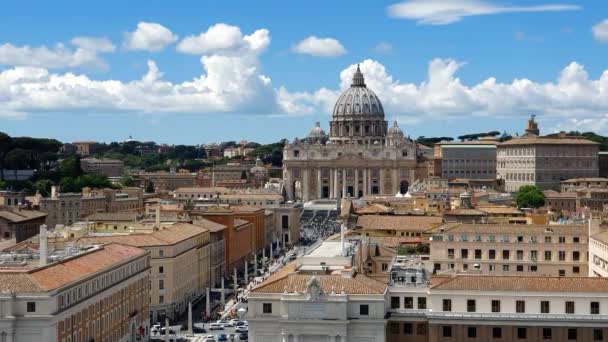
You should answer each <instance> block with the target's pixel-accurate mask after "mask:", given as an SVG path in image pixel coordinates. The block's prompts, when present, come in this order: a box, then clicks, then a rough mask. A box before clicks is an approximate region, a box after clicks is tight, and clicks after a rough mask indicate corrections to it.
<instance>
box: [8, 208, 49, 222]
mask: <svg viewBox="0 0 608 342" xmlns="http://www.w3.org/2000/svg"><path fill="white" fill-rule="evenodd" d="M46 215H47V214H46V213H44V212H42V211H37V210H27V209H17V208H8V207H6V208H2V209H1V210H0V217H1V218H4V219H6V220H7V221H10V222H23V221H29V220H33V219H37V218H41V217H45V216H46Z"/></svg>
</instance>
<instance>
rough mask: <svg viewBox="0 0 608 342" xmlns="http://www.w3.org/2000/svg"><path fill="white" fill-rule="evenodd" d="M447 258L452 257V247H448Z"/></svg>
mask: <svg viewBox="0 0 608 342" xmlns="http://www.w3.org/2000/svg"><path fill="white" fill-rule="evenodd" d="M448 258H450V259H453V258H454V249H453V248H449V249H448Z"/></svg>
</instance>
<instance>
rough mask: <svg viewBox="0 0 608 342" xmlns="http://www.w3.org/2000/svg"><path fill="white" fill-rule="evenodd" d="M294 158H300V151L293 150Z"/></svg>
mask: <svg viewBox="0 0 608 342" xmlns="http://www.w3.org/2000/svg"><path fill="white" fill-rule="evenodd" d="M293 156H294V157H296V158H297V157H299V156H300V151H299V150H293Z"/></svg>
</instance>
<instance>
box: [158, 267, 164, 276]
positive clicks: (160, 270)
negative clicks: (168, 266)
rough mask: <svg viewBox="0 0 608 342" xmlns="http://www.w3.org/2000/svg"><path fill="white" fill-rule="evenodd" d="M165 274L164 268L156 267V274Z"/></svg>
mask: <svg viewBox="0 0 608 342" xmlns="http://www.w3.org/2000/svg"><path fill="white" fill-rule="evenodd" d="M164 272H165V268H164V267H163V266H158V273H160V274H162V273H164Z"/></svg>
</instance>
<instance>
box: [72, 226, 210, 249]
mask: <svg viewBox="0 0 608 342" xmlns="http://www.w3.org/2000/svg"><path fill="white" fill-rule="evenodd" d="M207 231H208V230H207V229H206V228H203V227H199V226H197V225H194V224H189V223H176V224H174V225H171V226H170V227H167V228H164V229H161V230H159V231H155V232H153V233H149V234H131V235H113V236H95V237H83V238H79V239H77V240H76V242H77V243H79V244H100V243H110V242H115V243H121V244H125V245H129V246H136V247H152V246H165V245H175V244H177V243H179V242H181V241H184V240H187V239H190V238H192V237H195V236H197V235H199V234H202V233H204V232H207Z"/></svg>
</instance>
